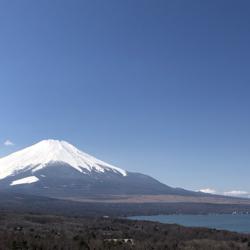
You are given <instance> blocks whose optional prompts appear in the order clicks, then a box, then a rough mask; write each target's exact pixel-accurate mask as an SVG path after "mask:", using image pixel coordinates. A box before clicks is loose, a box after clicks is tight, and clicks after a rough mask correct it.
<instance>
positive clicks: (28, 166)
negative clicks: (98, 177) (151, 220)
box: [0, 140, 127, 179]
mask: <svg viewBox="0 0 250 250" xmlns="http://www.w3.org/2000/svg"><path fill="white" fill-rule="evenodd" d="M54 162H63V163H66V164H68V165H70V166H71V167H73V168H74V169H76V170H77V171H79V172H81V173H85V172H86V171H89V172H92V171H95V172H100V173H102V172H103V173H104V172H106V171H113V172H115V173H118V174H120V175H122V176H127V172H126V171H125V170H123V169H120V168H117V167H114V166H112V165H110V164H107V163H105V162H103V161H100V160H98V159H96V158H95V157H93V156H91V155H88V154H86V153H84V152H82V151H80V150H78V149H77V148H76V147H74V146H73V145H71V144H69V143H68V142H65V141H58V140H43V141H41V142H39V143H37V144H35V145H33V146H30V147H28V148H25V149H23V150H20V151H18V152H16V153H13V154H11V155H9V156H6V157H4V158H1V159H0V179H4V178H6V177H8V176H11V175H15V174H17V173H20V172H25V171H28V170H31V171H32V172H33V173H34V172H36V171H38V170H41V169H43V168H45V167H46V166H47V165H48V164H49V163H54Z"/></svg>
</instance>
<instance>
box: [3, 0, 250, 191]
mask: <svg viewBox="0 0 250 250" xmlns="http://www.w3.org/2000/svg"><path fill="white" fill-rule="evenodd" d="M249 13H250V2H249V1H248V0H234V1H231V0H205V1H200V0H192V1H186V0H182V1H180V0H172V1H168V0H154V1H153V0H152V1H149V0H136V1H135V0H126V1H118V0H107V1H103V0H98V1H97V0H68V1H65V0H57V1H56V0H43V1H34V0H22V1H20V0H13V1H9V0H2V1H0V32H1V33H0V34H1V35H0V115H1V116H0V142H1V146H0V156H5V155H7V154H8V153H11V152H14V151H16V150H18V149H21V148H23V147H25V146H28V145H30V144H33V143H35V142H37V141H40V140H42V139H47V138H55V139H63V140H67V141H69V142H70V143H72V144H74V145H76V146H77V147H79V148H80V149H82V150H84V151H86V152H88V153H90V154H93V155H95V156H96V157H98V158H101V159H102V160H105V161H107V162H109V163H113V164H116V165H117V166H119V167H121V168H125V169H127V170H130V171H137V172H143V173H146V174H149V175H151V176H153V177H155V178H157V179H159V180H160V181H162V182H164V183H166V184H169V185H172V186H181V187H184V188H189V189H193V190H198V189H202V188H211V189H215V190H218V191H219V192H224V191H230V190H236V191H246V192H250V182H249V176H250V152H249V151H250V49H249V48H250V47H249V44H250V14H249ZM7 139H9V140H11V141H12V142H13V143H14V144H15V145H12V146H11V145H9V146H6V145H4V142H5V141H6V140H7ZM7 144H8V143H7ZM9 144H11V143H9Z"/></svg>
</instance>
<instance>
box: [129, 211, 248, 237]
mask: <svg viewBox="0 0 250 250" xmlns="http://www.w3.org/2000/svg"><path fill="white" fill-rule="evenodd" d="M130 219H136V220H148V221H157V222H161V223H169V224H179V225H183V226H190V227H209V228H216V229H225V230H229V231H235V232H243V233H250V214H235V215H232V214H220V215H219V214H218V215H216V214H211V215H152V216H133V217H130Z"/></svg>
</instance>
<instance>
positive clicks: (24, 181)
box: [10, 176, 39, 186]
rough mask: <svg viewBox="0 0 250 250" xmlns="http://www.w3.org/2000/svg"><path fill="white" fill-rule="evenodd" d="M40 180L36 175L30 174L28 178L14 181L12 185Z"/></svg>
mask: <svg viewBox="0 0 250 250" xmlns="http://www.w3.org/2000/svg"><path fill="white" fill-rule="evenodd" d="M37 181H39V179H38V178H37V177H36V176H29V177H26V178H22V179H19V180H15V181H12V182H11V184H10V186H15V185H22V184H31V183H34V182H37Z"/></svg>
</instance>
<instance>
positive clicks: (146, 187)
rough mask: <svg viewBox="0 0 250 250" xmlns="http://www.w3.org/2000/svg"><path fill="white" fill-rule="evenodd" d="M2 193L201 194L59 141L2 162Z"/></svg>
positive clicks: (39, 144)
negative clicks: (108, 161) (97, 157)
mask: <svg viewBox="0 0 250 250" xmlns="http://www.w3.org/2000/svg"><path fill="white" fill-rule="evenodd" d="M0 189H1V190H7V191H18V192H21V193H28V194H34V195H42V196H47V197H60V198H62V197H86V196H93V195H134V194H136V195H138V194H139V195H156V194H157V195H161V194H173V195H192V196H193V195H198V194H199V193H197V192H192V191H187V190H184V189H180V188H172V187H169V186H167V185H165V184H163V183H160V182H159V181H157V180H155V179H154V178H152V177H150V176H147V175H144V174H140V173H132V172H129V171H126V170H123V169H121V168H118V167H115V166H112V165H110V164H108V163H105V162H103V161H101V160H98V159H96V158H95V157H93V156H91V155H89V154H86V153H84V152H82V151H80V150H79V149H77V148H76V147H74V146H73V145H71V144H69V143H68V142H65V141H59V140H43V141H41V142H39V143H37V144H35V145H32V146H30V147H28V148H25V149H23V150H21V151H18V152H15V153H13V154H11V155H9V156H6V157H4V158H1V159H0Z"/></svg>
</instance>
